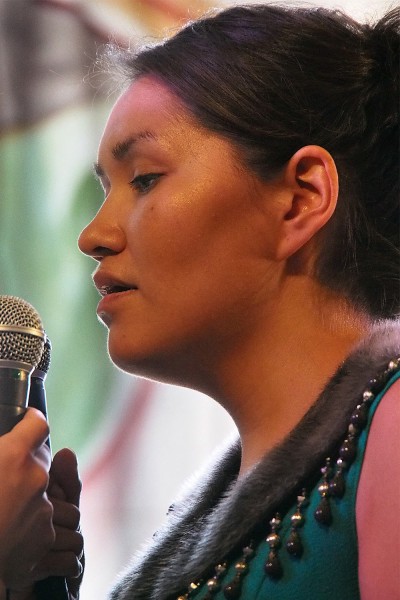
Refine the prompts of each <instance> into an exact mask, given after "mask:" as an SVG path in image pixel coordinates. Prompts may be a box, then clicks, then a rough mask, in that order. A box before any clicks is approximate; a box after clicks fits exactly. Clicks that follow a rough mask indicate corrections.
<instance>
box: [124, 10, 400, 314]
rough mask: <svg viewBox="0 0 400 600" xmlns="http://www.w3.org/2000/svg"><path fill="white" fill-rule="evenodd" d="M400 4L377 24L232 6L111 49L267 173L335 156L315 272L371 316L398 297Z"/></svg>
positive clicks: (329, 13)
mask: <svg viewBox="0 0 400 600" xmlns="http://www.w3.org/2000/svg"><path fill="white" fill-rule="evenodd" d="M399 14H400V11H399V9H398V8H397V9H394V10H392V11H390V12H389V13H388V14H386V16H384V17H383V18H382V19H380V20H379V21H377V22H376V23H374V24H361V23H358V22H356V21H354V20H353V19H351V18H350V17H348V16H346V15H345V14H343V13H342V12H340V11H336V10H327V9H322V8H300V7H288V6H279V5H257V6H242V7H234V8H231V9H227V10H224V11H221V12H219V13H216V14H214V15H212V16H209V17H206V18H203V19H200V20H198V21H195V22H193V23H190V24H189V25H187V26H186V27H184V28H183V29H182V30H181V31H179V32H178V33H177V34H176V35H175V36H174V37H172V38H170V39H167V40H166V41H164V42H162V43H159V44H156V45H154V46H151V47H146V48H144V49H142V50H141V51H139V52H129V51H127V52H124V53H123V54H122V55H120V57H119V64H120V65H121V64H123V68H124V70H125V74H126V75H127V77H128V79H129V80H130V81H132V80H133V79H135V78H137V77H140V76H141V75H154V76H156V77H157V78H159V79H161V80H162V81H163V82H164V83H165V84H167V85H168V86H169V87H170V88H171V89H172V90H173V92H174V93H175V94H176V95H177V96H178V97H179V98H180V99H181V100H182V101H183V103H184V104H185V105H186V106H187V108H188V109H189V110H190V112H191V113H192V114H193V115H194V116H195V117H196V118H197V120H198V121H199V122H200V123H201V124H202V125H203V126H204V127H206V128H208V129H210V130H212V131H214V132H217V133H219V134H221V135H222V136H224V137H226V138H228V139H229V140H230V141H231V142H233V143H234V144H235V145H236V147H237V148H238V149H239V151H240V154H241V156H242V158H243V160H244V162H245V163H246V164H247V165H248V167H249V168H251V169H253V170H254V172H255V173H257V175H258V176H259V177H261V178H263V179H266V180H268V179H269V178H271V177H273V176H274V175H275V174H276V173H277V172H278V171H279V170H280V169H282V167H283V166H284V165H285V163H286V162H287V161H288V160H289V159H290V157H291V156H292V155H293V154H294V153H295V152H296V151H297V150H298V149H299V148H301V147H302V146H305V145H308V144H318V145H321V146H323V147H324V148H326V149H327V150H328V151H329V152H330V153H331V154H332V156H333V158H334V160H335V162H336V164H337V167H338V171H339V181H340V196H339V202H338V207H337V210H336V212H335V215H334V217H333V218H332V219H331V220H330V222H329V224H328V225H327V226H326V227H325V228H324V235H323V236H322V241H321V246H320V252H319V257H318V260H317V264H316V273H315V274H316V276H317V277H318V279H319V280H320V281H321V282H322V283H324V284H325V285H327V286H329V287H330V288H332V289H334V290H336V291H339V292H341V293H344V294H345V295H346V296H347V297H348V298H349V299H350V301H351V302H353V303H355V304H356V305H357V306H359V307H361V308H363V309H364V310H367V311H368V312H369V313H370V314H371V315H373V316H375V317H395V316H396V315H398V314H399V305H400V299H399V297H400V277H399V272H400V254H399V246H400V244H399V230H400V225H399V114H398V113H399Z"/></svg>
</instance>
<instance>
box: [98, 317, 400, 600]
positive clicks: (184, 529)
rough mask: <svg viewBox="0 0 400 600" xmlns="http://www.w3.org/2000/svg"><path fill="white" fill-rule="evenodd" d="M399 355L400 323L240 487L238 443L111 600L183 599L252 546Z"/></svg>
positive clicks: (199, 482)
mask: <svg viewBox="0 0 400 600" xmlns="http://www.w3.org/2000/svg"><path fill="white" fill-rule="evenodd" d="M399 356H400V324H399V323H393V322H385V323H382V324H381V325H379V326H377V327H376V329H375V330H374V332H373V333H372V335H370V336H368V338H366V339H365V340H364V341H363V342H362V343H361V344H359V345H358V346H357V347H356V348H355V350H354V351H353V352H352V353H351V354H350V356H349V357H348V358H347V359H346V360H345V362H344V363H343V364H342V365H341V367H340V368H339V369H338V371H337V372H336V374H335V375H334V376H333V377H332V379H331V380H330V381H329V383H328V384H327V386H326V387H325V389H324V390H323V392H322V393H321V395H320V396H319V398H318V400H317V401H316V403H315V404H314V405H313V406H312V407H311V408H310V410H309V411H308V412H307V414H306V415H305V416H304V418H303V419H302V420H301V421H300V423H299V424H298V425H297V426H296V427H295V428H294V430H293V431H292V432H291V434H290V435H289V436H288V437H287V438H286V439H285V440H284V441H283V442H282V443H281V444H279V445H278V446H276V447H275V448H274V449H273V450H272V451H270V452H269V453H268V454H267V455H266V456H265V458H264V459H263V460H262V461H261V462H260V463H259V464H258V465H257V466H256V467H255V468H254V469H253V470H252V471H250V472H249V473H248V474H247V475H246V476H245V477H244V478H243V479H242V480H241V481H240V482H236V478H237V473H238V470H239V466H240V444H239V442H238V441H236V442H235V443H234V444H233V445H231V446H230V447H229V448H228V450H226V451H225V452H224V453H223V454H222V455H221V456H219V457H218V458H217V460H215V459H214V461H213V464H212V465H211V466H208V467H207V469H205V471H204V473H203V474H202V475H201V476H200V477H199V478H196V480H195V481H194V483H192V485H190V487H189V488H187V489H186V491H185V493H184V495H183V497H182V498H181V499H180V500H179V501H178V502H177V503H176V504H175V505H174V506H173V509H172V510H171V512H170V514H169V517H168V520H167V523H166V525H165V526H164V527H163V528H162V529H161V530H160V531H159V532H157V534H156V535H155V537H154V540H153V543H152V544H151V545H150V546H149V547H148V548H147V549H146V551H145V552H144V553H142V554H141V555H140V556H138V557H135V558H134V560H133V561H132V564H131V567H130V569H129V570H128V571H127V572H126V573H125V574H124V575H123V576H122V577H121V579H120V580H119V582H118V584H117V585H116V587H115V589H114V590H113V591H112V593H111V595H110V600H156V599H157V600H166V599H169V598H174V597H175V598H176V596H178V594H179V592H182V590H185V589H186V588H187V586H188V584H189V583H190V581H193V580H195V579H196V578H198V577H200V576H201V575H202V574H203V573H204V572H206V571H207V570H208V569H209V568H210V567H211V566H212V565H215V564H217V563H218V562H219V561H220V560H221V559H222V557H224V556H226V555H228V554H229V553H230V552H231V551H232V550H233V549H235V548H240V547H241V545H242V544H243V543H245V542H246V540H248V538H249V535H250V533H251V532H253V531H254V528H255V527H256V526H257V523H259V522H260V521H262V522H264V523H265V522H266V520H267V519H268V518H271V515H272V514H273V513H274V512H275V511H276V510H277V509H278V508H279V507H280V506H282V505H283V504H285V501H287V498H288V497H289V496H291V495H293V494H295V493H296V491H297V490H298V489H300V488H301V486H302V483H303V482H304V481H306V480H308V479H310V478H311V477H312V476H313V474H315V473H319V469H320V467H321V464H322V463H323V461H324V458H325V457H326V456H328V455H329V454H330V452H331V450H332V449H333V448H336V447H337V445H338V444H339V443H340V442H341V441H342V440H343V437H344V435H345V432H346V429H347V425H348V422H349V418H350V415H351V413H352V412H353V410H354V408H355V406H356V404H357V400H358V398H359V396H360V394H361V393H362V391H363V389H364V388H365V386H366V384H367V383H368V381H369V380H370V379H372V378H373V377H374V376H376V375H377V374H379V373H381V372H382V371H383V370H384V369H385V368H386V365H387V363H388V362H389V361H390V360H391V359H395V358H396V357H399Z"/></svg>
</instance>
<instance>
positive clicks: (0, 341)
mask: <svg viewBox="0 0 400 600" xmlns="http://www.w3.org/2000/svg"><path fill="white" fill-rule="evenodd" d="M0 325H1V326H2V327H3V328H5V329H2V330H0V360H10V361H17V362H23V363H28V364H29V365H32V366H33V367H36V366H37V364H38V362H39V360H40V357H41V355H42V352H43V344H44V339H43V337H44V331H43V325H42V321H41V318H40V316H39V314H38V312H37V311H36V310H35V309H34V308H33V306H32V305H31V304H29V302H26V300H22V298H17V297H16V296H0ZM7 326H8V327H10V331H8V330H7ZM15 327H17V328H18V327H21V328H23V327H28V328H30V329H32V330H33V331H30V332H26V331H21V332H19V331H13V329H12V328H15ZM35 330H36V332H35Z"/></svg>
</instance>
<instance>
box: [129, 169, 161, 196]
mask: <svg viewBox="0 0 400 600" xmlns="http://www.w3.org/2000/svg"><path fill="white" fill-rule="evenodd" d="M162 175H163V174H162V173H144V174H143V175H137V177H135V178H134V179H132V181H130V182H129V185H130V186H131V187H133V189H134V190H136V191H137V192H138V193H139V194H147V192H149V191H150V190H151V189H152V188H153V187H154V186H155V184H156V183H157V180H158V179H160V177H162Z"/></svg>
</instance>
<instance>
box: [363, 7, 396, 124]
mask: <svg viewBox="0 0 400 600" xmlns="http://www.w3.org/2000/svg"><path fill="white" fill-rule="evenodd" d="M365 34H366V36H365V39H366V46H367V48H366V50H367V56H369V57H370V59H372V60H371V63H370V64H371V68H370V70H369V72H368V75H369V77H370V78H371V79H370V81H371V83H372V87H373V88H374V89H375V93H376V94H378V96H379V97H380V102H379V104H380V111H379V112H380V115H377V116H378V118H380V124H381V127H382V126H391V125H395V124H397V123H398V121H399V95H400V85H399V84H400V63H399V60H400V59H399V57H400V8H395V9H393V10H391V11H390V12H388V13H387V14H386V15H385V16H384V17H383V18H382V19H380V20H379V21H377V22H376V23H375V24H374V25H368V26H366V32H365ZM382 109H383V111H382Z"/></svg>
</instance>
